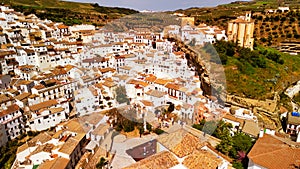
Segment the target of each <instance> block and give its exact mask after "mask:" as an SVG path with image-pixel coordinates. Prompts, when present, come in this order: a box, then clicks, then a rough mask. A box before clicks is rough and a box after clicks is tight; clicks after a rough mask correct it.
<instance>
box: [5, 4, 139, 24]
mask: <svg viewBox="0 0 300 169" xmlns="http://www.w3.org/2000/svg"><path fill="white" fill-rule="evenodd" d="M2 2H3V3H4V4H8V5H10V6H11V7H12V8H13V9H15V10H16V11H20V12H23V13H25V14H30V13H34V14H36V15H37V16H38V17H39V18H42V19H46V18H47V19H50V20H52V21H55V22H64V23H65V24H67V25H73V24H81V23H86V24H93V25H98V26H103V25H105V24H106V23H107V22H109V21H111V20H112V19H117V18H120V17H122V16H125V15H129V14H134V13H138V11H135V10H132V9H127V8H118V7H103V6H99V4H97V3H96V4H90V3H78V2H67V1H60V0H51V1H49V0H13V1H11V0H3V1H2Z"/></svg>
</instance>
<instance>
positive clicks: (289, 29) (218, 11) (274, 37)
mask: <svg viewBox="0 0 300 169" xmlns="http://www.w3.org/2000/svg"><path fill="white" fill-rule="evenodd" d="M287 5H289V6H290V9H291V11H290V12H287V13H272V14H269V13H266V10H267V9H277V8H278V7H279V6H287ZM299 7H300V1H298V0H294V1H288V0H281V1H277V0H256V1H251V2H233V3H231V4H226V5H220V6H217V7H212V8H189V9H186V10H177V11H175V12H180V13H184V14H185V15H187V16H193V17H195V25H198V24H200V23H206V24H208V25H216V26H219V27H221V28H223V29H227V23H228V21H230V20H232V19H235V18H236V17H238V16H241V15H245V11H252V13H253V16H252V19H253V20H254V21H255V31H254V37H255V38H256V39H257V40H258V42H259V43H260V44H264V45H266V46H278V45H280V42H282V41H290V40H292V41H297V40H298V41H299V40H300V36H299V34H300V29H299V25H300V12H299V10H297V9H298V8H299Z"/></svg>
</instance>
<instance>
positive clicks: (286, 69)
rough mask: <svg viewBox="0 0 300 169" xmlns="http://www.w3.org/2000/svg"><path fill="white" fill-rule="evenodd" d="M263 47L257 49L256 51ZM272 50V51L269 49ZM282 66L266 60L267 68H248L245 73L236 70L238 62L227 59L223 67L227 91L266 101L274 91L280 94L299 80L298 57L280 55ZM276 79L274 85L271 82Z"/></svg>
mask: <svg viewBox="0 0 300 169" xmlns="http://www.w3.org/2000/svg"><path fill="white" fill-rule="evenodd" d="M262 48H264V47H258V50H260V49H262ZM269 50H273V49H269ZM281 58H282V59H283V60H284V64H283V65H281V64H278V63H275V62H274V61H272V60H269V59H266V61H267V68H253V67H250V68H249V70H247V72H246V73H242V72H241V71H239V70H238V69H237V66H236V65H237V64H238V62H239V61H238V60H237V59H236V58H234V57H228V61H227V64H226V65H225V74H226V81H227V83H226V84H227V90H228V92H229V93H231V94H236V95H239V96H244V97H249V98H257V99H266V98H272V97H273V96H274V91H277V92H281V91H283V90H284V89H285V88H286V87H287V86H288V85H290V84H292V83H294V82H295V81H296V80H299V79H300V68H299V66H298V65H299V63H300V57H298V56H291V55H289V54H281ZM274 79H277V82H276V83H274V82H273V80H274Z"/></svg>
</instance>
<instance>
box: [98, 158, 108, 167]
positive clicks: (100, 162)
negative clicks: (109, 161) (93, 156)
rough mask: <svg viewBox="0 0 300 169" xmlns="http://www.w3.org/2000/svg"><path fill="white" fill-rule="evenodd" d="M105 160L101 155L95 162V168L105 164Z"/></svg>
mask: <svg viewBox="0 0 300 169" xmlns="http://www.w3.org/2000/svg"><path fill="white" fill-rule="evenodd" d="M105 162H106V160H105V158H104V157H101V158H100V161H99V162H98V163H97V164H96V168H97V169H102V168H103V167H104V165H105Z"/></svg>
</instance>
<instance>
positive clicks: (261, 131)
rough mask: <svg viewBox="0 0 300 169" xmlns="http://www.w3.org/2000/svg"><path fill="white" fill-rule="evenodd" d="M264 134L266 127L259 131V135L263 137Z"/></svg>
mask: <svg viewBox="0 0 300 169" xmlns="http://www.w3.org/2000/svg"><path fill="white" fill-rule="evenodd" d="M263 136H264V129H260V131H259V137H263Z"/></svg>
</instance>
